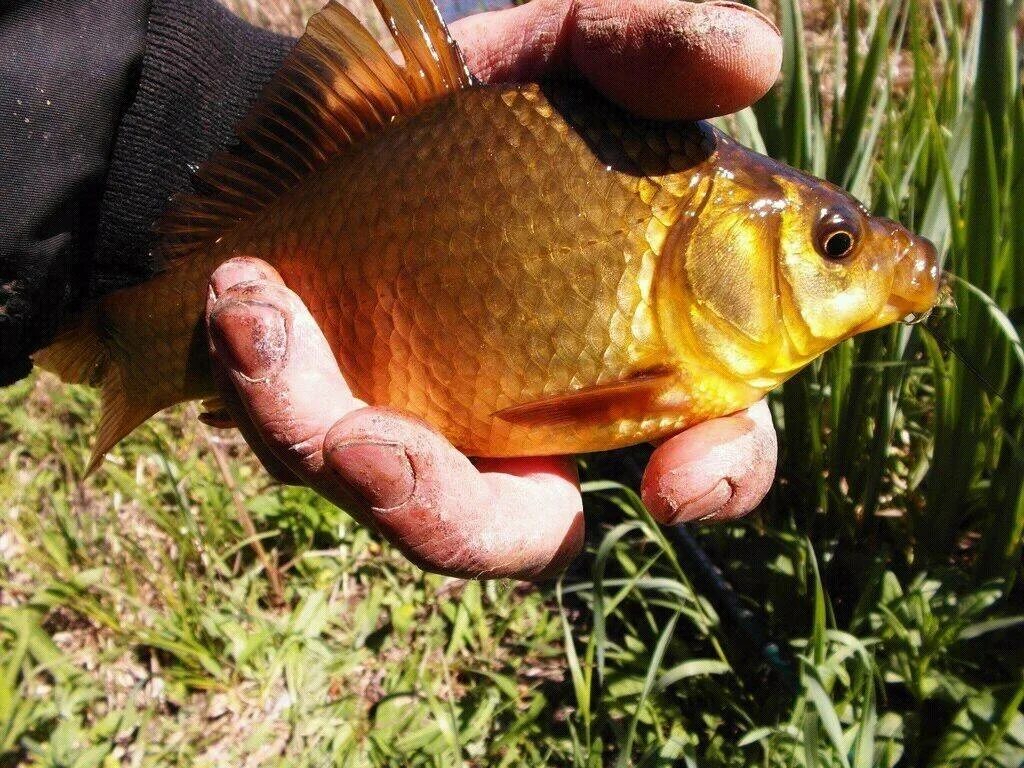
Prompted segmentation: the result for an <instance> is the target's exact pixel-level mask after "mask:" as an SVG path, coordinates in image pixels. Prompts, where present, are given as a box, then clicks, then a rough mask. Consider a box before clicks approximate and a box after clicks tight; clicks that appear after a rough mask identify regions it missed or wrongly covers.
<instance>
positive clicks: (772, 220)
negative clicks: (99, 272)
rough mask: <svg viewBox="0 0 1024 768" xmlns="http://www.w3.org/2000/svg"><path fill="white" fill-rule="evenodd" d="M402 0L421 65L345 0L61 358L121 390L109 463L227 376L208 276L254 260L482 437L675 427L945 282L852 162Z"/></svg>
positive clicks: (447, 424)
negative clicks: (678, 115)
mask: <svg viewBox="0 0 1024 768" xmlns="http://www.w3.org/2000/svg"><path fill="white" fill-rule="evenodd" d="M377 2H378V5H379V7H380V8H381V10H382V11H383V12H384V16H385V18H387V19H390V20H391V32H392V35H393V36H394V39H395V43H396V44H397V47H398V49H399V50H400V51H401V52H402V56H403V59H404V62H403V63H402V64H398V63H396V62H395V61H394V60H393V59H392V58H391V57H390V56H389V55H388V54H387V53H385V52H384V50H383V49H382V48H381V47H380V46H379V44H378V43H376V42H375V41H374V40H373V39H372V38H371V37H370V36H369V35H368V33H367V32H366V31H365V29H363V28H362V26H361V25H360V24H359V22H358V21H356V20H355V18H354V17H352V15H351V14H350V13H349V12H348V11H346V10H345V9H344V8H343V7H342V6H340V5H338V4H337V3H333V2H332V3H330V4H328V6H327V7H326V8H325V9H324V10H323V11H321V12H320V13H319V14H317V15H316V16H314V17H313V19H312V20H311V21H310V25H309V30H308V32H307V34H306V35H304V36H303V37H302V38H301V39H300V40H299V42H298V44H297V45H296V47H295V49H294V50H293V51H292V53H291V54H290V56H289V58H288V60H287V61H286V62H285V64H284V65H283V66H282V68H281V70H280V71H279V72H278V74H277V75H276V76H275V78H274V79H273V80H272V81H271V83H270V84H269V85H268V86H267V88H266V90H265V92H264V93H263V95H262V96H261V97H260V99H259V100H258V101H257V103H256V104H255V105H254V107H253V109H252V111H251V113H250V114H249V115H248V116H247V117H246V119H245V120H243V122H242V123H241V124H240V125H239V127H238V130H237V139H238V143H237V146H235V147H233V148H231V149H229V150H226V151H225V152H222V153H220V154H218V155H216V156H214V157H213V158H211V159H210V160H209V161H208V162H207V163H206V164H204V166H203V167H202V168H201V169H200V170H199V172H198V174H197V177H196V189H195V190H194V192H191V193H187V194H183V195H181V196H179V197H178V198H176V199H175V200H174V202H173V204H172V206H171V207H170V209H169V211H168V212H167V213H166V215H165V217H164V219H163V221H162V223H161V226H160V230H159V231H160V233H161V241H160V243H159V244H158V251H159V253H160V254H161V255H162V256H164V258H165V260H166V264H167V266H166V268H165V270H164V271H163V272H162V273H161V274H159V275H158V276H157V277H155V278H154V279H153V280H151V281H149V282H147V283H144V284H142V285H139V286H136V287H134V288H130V289H127V290H125V291H121V292H118V293H116V294H112V295H110V296H108V297H105V298H104V299H102V300H101V301H100V302H99V304H97V305H96V306H94V307H91V308H89V310H88V311H87V312H86V313H85V315H84V316H83V317H82V318H81V319H80V321H79V322H78V323H77V324H76V325H75V326H74V327H72V328H70V329H68V331H67V332H66V333H65V334H63V335H62V336H61V337H60V338H59V339H58V340H57V341H56V342H55V343H54V344H53V346H52V347H50V348H48V349H47V350H44V351H43V352H42V353H40V354H39V355H38V357H37V361H38V362H39V363H40V364H41V365H43V366H44V367H48V368H50V369H51V370H55V371H57V372H58V373H59V374H60V375H61V376H62V377H63V378H64V379H65V380H68V381H77V382H85V383H90V384H93V385H96V386H100V387H102V389H103V401H104V413H103V418H102V421H101V424H100V430H99V435H98V438H97V441H96V444H95V449H94V454H93V459H92V462H91V464H90V468H91V467H94V466H95V465H96V463H97V462H98V461H99V459H100V458H101V457H102V455H103V453H104V452H105V451H106V450H108V449H109V448H110V447H112V446H113V445H114V444H115V443H116V442H117V441H118V440H120V439H121V438H122V437H123V436H124V435H126V434H127V433H128V432H129V431H130V430H131V429H133V428H134V427H135V426H137V425H138V424H140V423H141V422H142V421H144V420H145V419H146V418H148V417H149V416H151V415H152V414H153V413H155V412H157V411H159V410H160V409H162V408H165V407H167V406H169V405H172V404H174V403H177V402H181V401H182V400H187V399H197V398H209V397H211V396H214V395H215V394H216V390H215V388H214V385H213V382H212V376H211V372H210V361H209V356H208V347H207V344H208V343H207V339H206V332H205V326H204V319H203V316H204V308H205V306H206V301H207V291H208V288H207V281H208V279H209V275H210V274H211V273H212V272H213V271H214V270H215V269H216V268H217V266H218V265H219V264H221V263H222V262H223V261H225V260H226V259H228V258H231V257H232V256H236V255H245V256H250V257H256V258H260V259H263V260H265V261H267V262H269V263H270V264H272V265H274V266H275V267H276V268H277V270H278V271H279V272H280V274H281V275H282V277H283V279H284V281H285V283H286V284H287V285H288V286H289V287H290V288H291V289H292V290H293V291H294V292H295V293H296V294H297V295H298V296H299V298H300V299H301V300H302V301H303V302H304V303H305V305H306V306H307V307H308V308H309V311H310V312H311V313H312V315H313V318H314V319H315V320H316V321H317V323H318V324H319V326H320V328H321V329H322V330H323V332H324V335H325V337H326V339H327V342H328V344H329V345H330V348H331V350H332V351H333V353H334V355H335V358H336V360H337V362H338V365H339V367H340V369H341V372H342V374H343V375H344V377H345V379H346V380H347V382H348V383H349V385H350V387H351V388H352V390H353V392H354V393H355V395H356V396H357V397H359V398H361V399H362V400H364V401H366V402H367V403H369V404H371V405H378V406H390V407H392V408H398V409H401V410H403V411H405V412H407V413H410V414H413V415H416V416H419V417H421V418H422V419H424V420H426V421H427V422H429V423H430V424H431V425H433V426H434V427H435V428H436V429H438V430H439V431H440V432H441V433H442V434H444V435H445V436H446V437H448V438H449V439H450V440H451V441H452V442H453V443H454V444H455V445H456V446H457V447H459V448H460V449H462V450H463V451H465V452H466V453H468V454H470V455H475V456H529V455H550V454H568V453H578V452H587V451H595V450H603V449H610V448H615V447H620V446H624V445H629V444H632V443H637V442H640V441H643V440H653V439H656V438H659V437H663V436H665V435H668V434H671V433H673V432H676V431H678V430H680V429H683V428H686V427H689V426H692V425H694V424H697V423H699V422H702V421H705V420H707V419H710V418H713V417H716V416H721V415H725V414H728V413H733V412H735V411H737V410H739V409H741V408H744V407H746V406H748V405H751V404H752V403H754V402H756V401H757V400H758V399H759V398H761V397H763V396H764V394H765V393H766V392H767V391H769V390H770V389H771V388H772V387H774V386H776V385H777V384H779V383H780V382H781V381H783V380H785V379H786V378H787V377H788V376H790V375H792V374H793V373H794V372H795V371H796V370H798V369H799V368H800V367H801V366H803V365H806V364H807V363H808V362H809V361H810V360H812V359H814V358H815V357H816V356H818V355H820V354H821V353H822V352H824V351H825V350H826V349H828V348H829V347H830V346H832V345H833V344H835V343H837V342H838V341H841V340H842V339H844V338H848V337H849V336H851V335H853V334H854V333H858V332H860V331H864V330H869V329H871V328H875V327H879V326H881V325H884V324H886V323H888V322H892V321H893V320H896V319H899V318H900V317H902V316H903V315H904V314H906V313H907V311H915V312H916V311H924V310H926V309H927V308H928V307H929V306H931V304H929V302H931V303H934V300H935V293H936V290H937V280H936V277H937V266H936V262H937V260H936V258H935V253H934V248H932V247H931V246H930V244H927V243H926V242H925V241H921V240H919V239H916V238H914V237H913V236H912V235H910V234H909V233H907V232H906V231H905V230H902V228H900V227H899V226H898V225H896V224H894V223H893V222H889V221H887V220H883V219H876V218H873V217H870V216H869V215H868V214H867V212H866V211H865V210H864V209H863V208H862V207H861V206H860V205H859V204H858V203H856V201H854V200H853V199H852V198H850V197H849V195H847V194H846V193H844V192H842V191H841V190H839V189H837V188H835V187H833V186H832V185H829V184H827V183H826V182H822V181H820V180H818V179H814V178H812V177H810V176H807V175H804V174H801V173H798V172H797V171H794V170H793V169H790V168H787V167H786V166H784V165H782V164H780V163H777V162H775V161H773V160H770V159H769V158H765V157H763V156H760V155H757V154H756V153H754V152H752V151H750V150H748V149H746V148H743V147H741V146H739V145H738V144H736V143H735V142H734V141H732V140H731V139H729V138H728V137H727V136H725V135H724V134H722V133H721V132H719V131H717V130H715V129H713V128H711V127H710V126H708V125H706V124H703V123H659V122H655V121H648V120H641V119H638V118H636V117H635V116H632V115H629V114H627V113H626V112H624V111H623V110H622V109H620V108H618V107H616V106H615V105H613V104H611V103H609V102H608V101H606V100H605V99H604V98H602V97H601V96H600V95H599V94H598V93H597V92H596V91H594V90H592V89H591V88H590V87H589V86H586V85H585V84H582V83H576V82H561V83H555V82H551V83H545V84H541V85H538V84H524V85H501V86H485V85H481V84H479V83H476V82H474V81H472V79H471V78H470V77H469V76H468V74H467V73H466V70H465V67H464V65H463V64H462V60H461V56H460V54H459V52H458V49H457V48H456V47H455V45H454V43H453V42H452V41H451V38H450V36H448V34H447V31H446V30H445V28H444V26H443V23H441V21H440V19H439V18H438V17H436V14H434V15H431V13H430V12H429V11H430V8H428V6H427V5H426V4H425V3H423V2H422V1H421V0H377ZM834 232H841V233H842V234H844V236H846V240H844V241H843V242H847V241H849V242H851V243H853V244H854V246H855V247H853V246H851V248H850V252H849V253H842V254H830V253H829V252H828V242H829V237H830V236H831V234H832V233H834Z"/></svg>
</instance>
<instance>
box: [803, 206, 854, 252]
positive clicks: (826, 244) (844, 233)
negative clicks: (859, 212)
mask: <svg viewBox="0 0 1024 768" xmlns="http://www.w3.org/2000/svg"><path fill="white" fill-rule="evenodd" d="M859 234H860V227H859V226H858V224H857V223H856V220H855V219H854V218H853V217H852V216H848V215H846V214H844V213H838V212H828V213H826V214H825V216H823V217H822V219H821V221H819V222H818V227H817V232H816V233H815V238H814V245H815V248H816V249H817V250H818V253H820V254H821V255H822V256H823V257H824V258H826V259H828V260H829V261H842V260H843V259H845V258H846V257H847V256H849V255H850V254H852V253H853V251H854V250H855V249H856V247H857V240H858V236H859Z"/></svg>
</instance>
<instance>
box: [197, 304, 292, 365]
mask: <svg viewBox="0 0 1024 768" xmlns="http://www.w3.org/2000/svg"><path fill="white" fill-rule="evenodd" d="M210 332H211V333H212V334H213V343H214V346H215V347H216V351H217V355H218V356H219V357H220V359H221V361H222V362H223V363H224V364H225V365H226V366H228V367H229V368H231V369H232V370H234V371H237V372H238V373H240V374H242V375H243V376H245V377H246V378H248V379H262V378H265V377H267V376H269V375H271V374H272V373H274V371H275V370H276V369H277V368H279V367H280V365H281V362H282V361H283V360H284V356H285V351H286V349H287V346H288V332H287V330H286V328H285V321H284V315H282V314H281V312H280V311H279V310H278V309H277V308H276V307H273V306H271V305H269V304H262V303H255V302H242V301H229V302H228V303H227V304H226V305H224V306H222V307H218V308H216V309H214V311H213V314H212V315H211V316H210Z"/></svg>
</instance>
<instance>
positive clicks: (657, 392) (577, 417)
mask: <svg viewBox="0 0 1024 768" xmlns="http://www.w3.org/2000/svg"><path fill="white" fill-rule="evenodd" d="M677 375H678V371H677V369H676V368H674V367H673V366H671V365H657V366H652V367H650V368H643V369H640V370H638V371H636V372H635V373H632V374H630V375H628V376H627V377H625V378H622V379H619V380H617V381H610V382H606V383H603V384H595V385H593V386H590V387H583V388H581V389H576V390H572V391H571V392H565V393H561V394H557V395H552V396H550V397H545V398H542V399H540V400H534V401H532V402H528V403H522V404H520V405H513V406H511V407H509V408H504V409H502V410H500V411H497V412H495V413H494V416H495V418H498V419H501V420H502V421H507V422H509V423H511V424H517V425H520V426H525V427H540V426H547V427H552V426H566V425H568V424H590V423H596V422H605V421H609V420H613V419H616V418H639V417H642V416H644V415H647V414H650V413H651V412H652V411H653V410H654V409H655V408H656V406H657V403H658V399H659V398H660V396H661V395H663V394H664V393H665V391H666V390H667V389H668V388H669V387H670V386H671V384H672V382H673V381H674V380H675V378H676V376H677Z"/></svg>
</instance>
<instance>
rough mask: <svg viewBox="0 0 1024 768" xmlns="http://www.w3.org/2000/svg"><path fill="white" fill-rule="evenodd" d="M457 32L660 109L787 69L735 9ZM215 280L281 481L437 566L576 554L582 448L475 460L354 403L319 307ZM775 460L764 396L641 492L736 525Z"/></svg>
mask: <svg viewBox="0 0 1024 768" xmlns="http://www.w3.org/2000/svg"><path fill="white" fill-rule="evenodd" d="M451 31H452V34H453V35H454V36H455V37H456V39H457V40H458V42H459V43H460V45H461V47H462V49H463V52H464V54H465V56H466V59H467V63H468V65H469V67H470V69H471V70H472V71H473V72H474V73H475V74H476V75H477V76H478V77H480V78H481V79H484V80H489V81H502V80H535V79H538V78H540V77H544V76H550V75H552V74H573V73H575V74H579V75H582V76H583V77H586V78H587V79H588V80H590V81H591V82H592V83H593V84H594V85H595V86H596V87H598V88H599V89H601V90H602V91H603V92H604V93H605V94H606V95H608V96H609V97H610V98H612V99H614V100H616V101H618V102H620V103H621V104H622V105H623V106H625V107H627V108H629V109H631V110H633V111H634V112H636V113H638V114H640V115H644V116H648V117H655V118H675V119H692V118H699V117H710V116H713V115H717V114H723V113H726V112H731V111H735V110H736V109H739V108H741V107H743V106H746V105H747V104H749V103H751V102H752V101H754V100H756V99H757V98H759V97H760V96H761V95H762V94H763V93H764V92H765V91H766V90H767V89H768V88H769V87H770V86H771V85H772V83H774V81H775V78H776V77H777V75H778V71H779V67H780V63H781V41H780V39H779V36H778V33H777V31H776V30H775V28H774V26H773V25H771V23H770V22H768V21H767V20H765V19H764V18H763V17H762V16H760V15H759V14H756V13H755V12H753V11H750V10H749V9H747V8H745V7H744V6H740V5H738V4H734V3H703V4H692V3H688V2H681V1H680V0H605V1H604V2H602V1H601V0H534V2H531V3H529V4H528V5H525V6H521V7H519V8H514V9H511V10H508V11H498V12H493V13H486V14H480V15H478V16H472V17H469V18H467V19H463V20H461V21H459V22H456V23H455V24H453V25H452V27H451ZM637 84H642V87H637ZM210 286H211V294H210V300H209V303H208V306H207V320H208V324H209V328H210V338H211V357H212V359H213V362H214V370H215V375H216V377H217V380H218V383H219V385H220V388H221V391H222V392H223V394H224V398H225V401H226V403H227V406H228V409H229V411H230V412H231V415H232V417H233V419H234V421H235V423H236V424H237V425H238V426H239V428H240V429H241V430H242V433H243V434H244V436H245V437H246V439H247V441H248V442H249V443H250V445H251V446H252V447H253V449H254V451H255V452H256V453H257V455H258V456H259V457H260V459H261V460H262V461H263V463H264V464H265V466H266V467H267V468H268V470H269V471H270V472H271V473H272V474H274V475H275V477H277V478H278V479H280V480H282V481H284V482H292V483H296V482H297V483H303V484H306V485H309V486H310V487H312V488H313V489H315V490H316V491H317V492H319V493H320V494H322V495H323V496H325V497H326V498H328V499H330V500H331V501H334V502H335V503H337V504H340V505H342V506H344V507H346V508H348V509H351V510H353V511H354V512H355V514H356V515H357V516H358V517H359V519H360V520H361V521H363V522H365V523H368V524H372V525H374V526H375V527H376V528H378V529H379V530H380V531H381V532H382V533H383V534H384V535H385V536H387V537H388V538H389V539H390V540H391V541H392V542H393V543H394V544H395V545H396V546H398V548H399V549H401V550H402V552H404V553H405V554H406V555H407V556H408V557H409V558H410V559H411V560H412V561H413V562H415V563H417V564H418V565H420V566H421V567H423V568H424V569H427V570H431V571H437V572H441V573H448V574H452V575H458V576H485V577H498V576H504V577H512V578H519V579H529V580H538V579H543V578H546V577H549V576H551V575H554V574H555V573H557V572H558V571H560V570H561V569H562V568H564V567H565V565H566V564H567V563H568V562H569V561H570V560H571V559H572V558H573V557H574V556H575V555H576V554H577V553H578V552H579V549H580V547H581V546H582V544H583V513H582V507H583V505H582V499H581V496H580V491H579V483H578V479H577V476H576V469H575V464H574V461H573V460H572V459H571V458H569V457H547V458H530V459H486V460H477V461H475V462H472V461H470V460H469V459H468V458H466V457H465V456H463V455H462V454H460V453H459V452H458V451H457V450H456V449H455V448H454V447H453V446H452V445H451V444H450V443H449V442H448V441H447V440H445V439H444V438H443V437H442V436H441V435H439V434H438V433H437V432H436V431H434V430H433V429H431V428H430V427H429V426H428V425H426V424H424V423H423V422H421V421H419V420H418V419H415V418H413V417H410V416H407V415H404V414H401V413H398V412H396V411H392V410H389V409H386V408H372V407H367V406H366V405H365V403H362V402H360V401H359V400H357V399H356V398H354V397H353V395H352V392H351V390H350V389H349V387H348V385H347V384H346V383H345V381H344V378H343V377H342V375H341V372H340V371H339V369H338V366H337V363H336V362H335V359H334V356H333V354H332V352H331V350H330V347H329V346H328V344H327V341H326V339H325V338H324V336H323V334H322V333H321V332H320V329H319V328H318V327H317V325H316V323H315V321H314V320H313V318H312V316H311V315H310V314H309V312H308V310H307V309H306V308H305V307H304V306H303V304H302V302H301V301H300V299H299V298H298V296H296V295H295V294H294V293H292V292H291V291H289V290H288V289H287V288H286V287H285V286H284V284H283V282H282V281H281V278H280V275H278V274H277V272H276V271H275V270H274V269H273V268H272V267H270V266H269V265H267V264H265V263H263V262H260V261H257V260H255V259H247V258H235V259H231V260H229V261H228V262H226V263H225V264H223V265H222V266H221V267H220V268H218V269H217V270H216V272H215V273H214V274H213V276H212V278H211V282H210ZM775 461H776V437H775V432H774V429H773V427H772V423H771V418H770V415H769V413H768V409H767V406H766V405H765V404H764V403H759V404H758V405H756V406H754V407H753V408H750V409H748V410H747V411H745V412H742V413H739V414H735V415H732V416H729V417H726V418H722V419H717V420H714V421H710V422H706V423H704V424H700V425H698V426H696V427H694V428H692V429H690V430H687V431H686V432H683V433H681V434H679V435H676V436H675V437H673V438H671V439H669V440H667V441H665V442H664V443H663V444H661V445H660V446H659V447H658V449H657V450H656V451H655V452H654V454H653V456H652V457H651V460H650V463H649V465H648V467H647V471H646V473H645V476H644V479H643V483H642V488H641V491H642V495H643V498H644V501H645V502H646V503H647V505H648V507H649V508H650V510H651V513H652V514H653V515H654V516H655V517H656V518H657V519H658V520H659V521H661V522H663V523H675V522H685V521H690V520H711V519H714V520H728V519H734V518H736V517H739V516H742V515H744V514H746V513H747V512H749V511H750V510H751V509H753V508H754V507H755V506H756V505H757V504H758V503H759V502H760V500H761V499H762V498H763V496H764V494H765V493H766V492H767V490H768V488H769V487H770V485H771V481H772V478H773V477H774V473H775Z"/></svg>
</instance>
